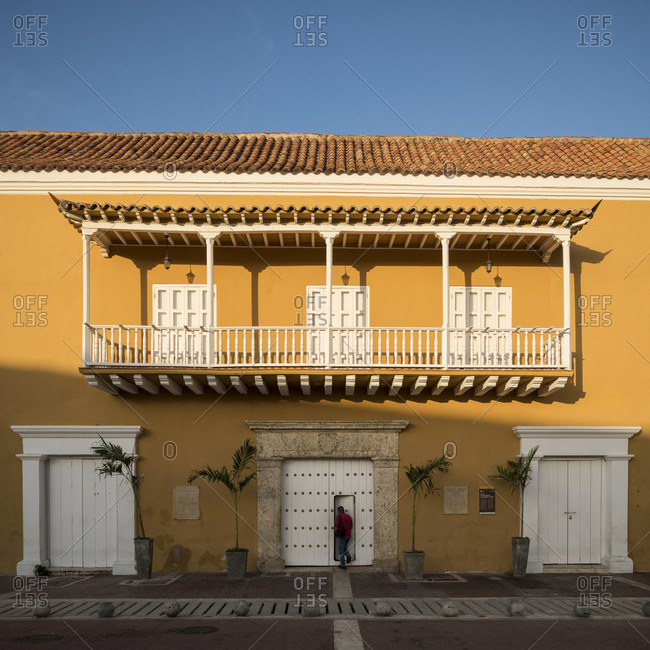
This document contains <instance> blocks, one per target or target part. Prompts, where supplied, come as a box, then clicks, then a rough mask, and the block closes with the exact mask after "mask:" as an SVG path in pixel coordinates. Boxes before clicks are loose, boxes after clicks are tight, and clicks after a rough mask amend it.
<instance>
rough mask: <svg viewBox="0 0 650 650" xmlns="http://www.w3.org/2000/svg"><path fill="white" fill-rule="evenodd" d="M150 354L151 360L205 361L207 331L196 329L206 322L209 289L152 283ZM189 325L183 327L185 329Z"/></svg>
mask: <svg viewBox="0 0 650 650" xmlns="http://www.w3.org/2000/svg"><path fill="white" fill-rule="evenodd" d="M212 295H213V296H214V322H215V323H216V322H217V299H216V287H213V288H212ZM153 324H154V325H155V327H156V328H157V329H154V332H153V335H152V353H153V363H155V364H161V365H164V364H165V363H171V364H180V365H195V364H205V363H206V362H207V356H206V353H207V349H208V344H207V336H208V334H207V332H205V331H200V330H199V329H198V328H200V327H207V325H208V292H207V288H206V286H205V285H201V284H198V285H189V284H154V285H153ZM186 327H188V328H192V329H191V330H189V331H188V330H186V329H185V328H186Z"/></svg>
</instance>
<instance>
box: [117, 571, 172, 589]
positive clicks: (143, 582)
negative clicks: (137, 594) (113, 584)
mask: <svg viewBox="0 0 650 650" xmlns="http://www.w3.org/2000/svg"><path fill="white" fill-rule="evenodd" d="M182 575H183V574H182V573H174V574H173V575H168V576H159V577H157V578H129V579H128V580H122V582H120V583H119V584H120V585H126V586H128V587H140V586H154V585H155V586H156V587H161V586H163V587H164V586H166V585H170V584H172V582H176V580H178V579H179V578H180V577H181V576H182Z"/></svg>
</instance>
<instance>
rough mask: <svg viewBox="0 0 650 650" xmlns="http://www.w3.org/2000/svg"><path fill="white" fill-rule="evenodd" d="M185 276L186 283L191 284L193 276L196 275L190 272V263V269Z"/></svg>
mask: <svg viewBox="0 0 650 650" xmlns="http://www.w3.org/2000/svg"><path fill="white" fill-rule="evenodd" d="M185 277H186V278H187V284H192V283H193V282H194V278H195V277H196V276H195V275H194V273H192V265H191V264H190V270H189V273H187V275H186V276H185Z"/></svg>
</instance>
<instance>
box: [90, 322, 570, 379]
mask: <svg viewBox="0 0 650 650" xmlns="http://www.w3.org/2000/svg"><path fill="white" fill-rule="evenodd" d="M86 328H87V334H88V336H89V339H88V345H87V349H88V351H89V359H86V364H87V365H100V366H149V367H179V368H180V367H183V368H196V367H204V368H232V367H255V368H264V367H273V368H275V367H289V368H355V369H363V368H368V369H370V368H421V369H435V368H445V369H446V368H450V369H461V368H475V369H481V368H485V369H489V368H502V369H517V368H539V369H564V368H570V367H571V365H570V332H569V331H568V330H563V329H560V328H554V327H549V328H546V329H543V328H539V327H533V328H523V327H516V328H509V329H489V328H487V329H484V330H473V329H472V328H467V329H449V330H448V331H447V332H446V333H445V332H444V330H443V329H442V328H440V327H358V328H336V327H333V328H331V329H328V328H318V327H316V328H310V327H215V328H210V329H208V328H191V327H156V326H153V325H87V326H86ZM445 336H447V337H448V345H447V346H446V347H447V348H448V353H447V355H446V356H447V358H446V359H445V358H443V357H444V356H445V355H444V348H445V346H444V345H443V340H444V338H445Z"/></svg>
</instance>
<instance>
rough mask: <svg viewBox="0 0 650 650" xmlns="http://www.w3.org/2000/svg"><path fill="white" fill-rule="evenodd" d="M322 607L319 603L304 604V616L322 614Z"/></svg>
mask: <svg viewBox="0 0 650 650" xmlns="http://www.w3.org/2000/svg"><path fill="white" fill-rule="evenodd" d="M321 613H322V612H321V609H320V607H319V606H318V605H303V606H302V615H303V616H308V617H312V616H320V615H321Z"/></svg>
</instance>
